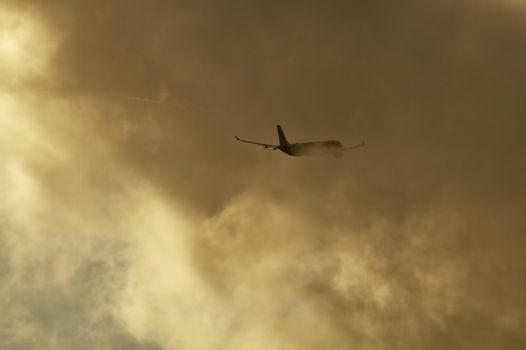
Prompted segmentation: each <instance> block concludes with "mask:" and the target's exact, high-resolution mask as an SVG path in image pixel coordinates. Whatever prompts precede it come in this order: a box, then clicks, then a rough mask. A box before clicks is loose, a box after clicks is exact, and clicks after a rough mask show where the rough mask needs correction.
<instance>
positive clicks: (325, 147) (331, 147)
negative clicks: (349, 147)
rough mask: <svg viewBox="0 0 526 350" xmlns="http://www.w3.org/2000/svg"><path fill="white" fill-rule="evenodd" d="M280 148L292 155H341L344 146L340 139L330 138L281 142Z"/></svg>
mask: <svg viewBox="0 0 526 350" xmlns="http://www.w3.org/2000/svg"><path fill="white" fill-rule="evenodd" d="M278 149H279V150H281V151H282V152H284V153H286V154H288V155H291V156H316V155H321V154H332V155H334V156H339V155H340V154H341V152H342V151H343V146H342V144H341V142H340V141H336V140H328V141H318V142H298V143H286V144H280V145H279V146H278Z"/></svg>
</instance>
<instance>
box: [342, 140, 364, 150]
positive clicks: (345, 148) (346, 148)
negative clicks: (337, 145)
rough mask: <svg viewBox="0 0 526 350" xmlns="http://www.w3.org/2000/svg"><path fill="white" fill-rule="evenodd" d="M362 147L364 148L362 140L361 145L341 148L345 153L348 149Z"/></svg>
mask: <svg viewBox="0 0 526 350" xmlns="http://www.w3.org/2000/svg"><path fill="white" fill-rule="evenodd" d="M362 146H365V140H363V141H362V143H359V144H357V145H354V146H350V147H343V148H342V149H343V150H344V151H345V150H348V149H352V148H358V147H362Z"/></svg>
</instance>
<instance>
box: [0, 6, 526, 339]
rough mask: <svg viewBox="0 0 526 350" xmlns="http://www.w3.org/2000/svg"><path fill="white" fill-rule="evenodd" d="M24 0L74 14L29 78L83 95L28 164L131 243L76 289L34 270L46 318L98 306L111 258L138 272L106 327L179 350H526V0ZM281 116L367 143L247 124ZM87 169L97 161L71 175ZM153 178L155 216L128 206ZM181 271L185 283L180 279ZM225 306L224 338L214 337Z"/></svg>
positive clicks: (53, 91)
mask: <svg viewBox="0 0 526 350" xmlns="http://www.w3.org/2000/svg"><path fill="white" fill-rule="evenodd" d="M17 8H23V9H27V8H30V9H31V11H33V12H35V13H39V14H40V15H42V16H43V18H44V20H45V23H46V24H47V25H48V26H49V28H50V30H52V31H54V32H55V33H60V46H59V47H58V48H57V50H56V51H54V54H53V56H52V59H51V60H50V61H49V64H50V66H49V69H48V71H47V74H46V78H47V80H46V81H45V82H42V81H40V82H39V83H38V84H37V85H35V86H33V89H32V90H31V88H28V89H29V90H30V91H31V93H33V94H37V95H38V96H39V97H38V98H36V99H34V100H33V101H31V103H32V104H34V105H38V104H39V103H42V102H39V101H41V99H46V98H47V99H49V100H50V101H52V102H53V103H62V104H64V105H65V106H67V107H66V108H62V107H60V108H58V107H50V109H51V111H56V110H59V111H60V113H61V115H63V116H64V117H63V118H62V119H61V120H66V121H67V122H66V123H58V122H55V123H54V122H53V119H52V120H49V121H39V122H38V124H39V125H40V126H39V127H41V128H42V130H43V132H42V133H43V134H44V135H48V138H51V137H52V136H53V135H54V136H57V135H58V140H59V141H58V142H54V141H49V142H51V143H52V144H53V145H55V146H56V144H58V147H59V148H60V147H62V148H65V149H68V152H69V154H71V155H72V158H73V159H69V160H68V162H66V165H61V166H60V167H59V168H56V167H54V166H51V169H52V170H49V169H48V168H49V166H48V167H46V166H45V164H49V163H50V160H49V159H47V158H46V159H44V160H40V162H36V161H35V162H36V164H37V165H35V167H34V168H31V171H32V174H36V175H35V176H36V177H37V178H38V179H41V181H43V183H44V184H45V185H47V186H48V187H50V188H51V189H53V190H58V191H59V193H62V194H63V197H61V198H62V199H61V201H60V202H64V203H67V204H65V205H64V204H62V205H61V204H53V201H49V202H45V204H44V206H49V205H58V206H59V207H60V208H61V211H62V212H63V213H66V214H67V213H68V212H70V211H71V213H73V214H72V215H73V216H74V217H80V218H82V217H88V218H90V219H89V221H90V222H92V223H97V222H98V221H100V222H101V224H100V226H102V227H104V228H105V229H112V228H116V227H117V228H116V230H117V231H118V232H119V234H118V241H119V242H123V243H122V244H123V245H122V246H119V247H117V248H114V249H115V250H116V251H118V252H120V253H121V254H123V255H124V256H125V259H124V260H123V262H122V265H119V267H118V268H115V269H110V271H108V270H106V268H105V266H107V264H108V261H110V262H111V261H112V259H110V258H109V256H111V254H110V251H111V249H110V250H108V251H105V254H103V256H102V257H101V261H100V262H93V261H91V260H86V261H85V262H84V263H83V264H84V265H82V264H81V266H84V267H79V270H78V276H84V277H85V278H84V277H82V280H83V281H84V282H83V283H86V284H85V287H83V288H80V287H78V288H80V289H75V288H77V287H75V288H73V289H72V290H70V291H69V292H68V293H71V294H70V297H71V298H72V299H71V305H72V306H71V307H68V306H67V305H65V304H61V305H58V304H56V303H53V300H52V298H51V299H49V298H48V292H47V291H46V290H47V289H44V290H35V291H34V296H31V299H32V300H34V302H33V303H34V304H33V306H34V308H35V309H40V308H43V309H44V311H43V312H44V314H45V315H44V314H39V315H40V316H38V318H39V319H40V320H42V321H41V322H42V323H43V324H45V327H49V329H50V331H52V332H61V329H62V328H61V327H62V323H59V324H57V323H55V322H57V319H56V318H52V320H51V319H48V318H47V316H46V315H47V313H46V312H49V310H54V309H60V310H62V311H61V312H62V315H64V318H66V319H67V317H69V315H70V313H71V309H72V308H80V309H81V310H82V311H81V312H80V313H79V317H81V318H82V317H85V315H87V314H89V310H90V309H91V306H90V305H91V304H89V303H88V305H87V306H85V307H84V306H79V305H80V304H79V299H81V300H85V299H87V300H91V299H92V295H91V294H90V293H92V291H90V289H91V288H92V286H93V285H98V284H100V281H99V280H98V279H100V278H106V277H105V276H112V278H111V279H113V278H115V279H116V280H117V281H121V282H120V283H121V284H119V282H109V281H106V282H104V283H102V284H103V285H105V286H107V287H108V288H110V291H108V294H107V295H108V297H109V298H113V299H111V300H110V301H108V304H109V305H112V306H111V307H110V306H108V308H111V309H117V310H118V311H115V312H110V311H108V313H109V314H110V316H111V317H114V318H116V319H118V320H120V322H121V323H122V327H117V326H115V325H112V327H115V328H111V327H110V328H111V329H113V331H114V332H115V333H116V334H118V335H116V336H113V335H108V337H110V338H111V337H117V338H118V339H121V338H119V337H121V336H122V337H127V336H128V335H125V334H126V333H127V332H129V334H131V335H133V336H134V337H136V338H137V339H141V342H142V341H145V342H146V341H150V342H151V344H154V345H155V344H158V345H159V347H162V348H167V349H170V348H191V345H190V344H192V345H195V344H197V345H195V347H194V348H202V349H209V348H214V347H221V348H224V347H231V348H235V347H240V348H247V347H249V348H254V349H258V348H268V347H278V348H302V349H319V348H326V347H332V348H338V347H341V348H348V347H354V348H378V349H406V348H408V347H410V348H427V349H443V348H450V349H468V348H489V349H492V348H507V349H519V348H522V347H524V344H525V343H526V339H524V336H522V333H523V332H521V331H522V330H523V329H524V326H525V322H526V319H525V316H524V313H523V312H522V311H521V310H523V309H524V308H525V307H526V305H525V304H526V300H525V298H524V296H523V295H524V291H525V288H526V284H525V283H526V282H525V279H524V276H525V264H524V262H523V259H522V255H523V253H522V247H524V244H525V243H526V242H525V239H524V238H523V232H524V230H525V228H526V227H525V225H524V223H523V220H522V215H521V214H522V211H524V209H523V207H524V205H523V203H522V202H523V200H522V199H523V198H524V195H525V193H524V192H525V191H524V189H523V186H522V182H523V179H524V175H525V173H526V162H525V160H524V159H525V158H524V151H525V149H526V147H525V146H526V145H525V141H524V138H523V137H522V134H523V130H525V128H526V124H525V122H524V118H523V117H522V116H523V114H524V113H525V112H526V111H525V107H524V103H523V102H522V96H521V91H523V90H524V89H523V88H524V81H526V80H525V79H524V78H525V75H526V71H525V70H524V68H523V62H524V61H525V58H526V57H525V56H526V50H525V49H524V47H525V46H524V41H525V37H524V28H523V27H524V24H523V23H524V13H523V9H522V8H520V5H517V4H514V3H512V2H509V3H507V2H502V3H497V2H494V1H486V2H478V1H462V2H458V1H445V2H444V1H441V2H438V1H429V2H426V3H422V2H416V1H398V2H390V3H389V4H386V3H385V2H380V1H369V2H367V3H358V2H332V3H331V4H330V5H329V4H325V5H324V4H314V3H313V4H305V3H300V2H296V1H286V2H283V1H281V2H277V1H276V2H274V1H270V2H269V1H267V2H251V3H246V2H240V1H231V2H228V3H224V2H222V3H208V2H182V1H180V2H173V1H170V2H168V1H150V2H148V3H145V2H139V1H128V2H126V3H123V2H121V1H100V2H99V1H95V2H89V3H88V2H83V1H71V2H68V3H67V4H65V3H64V2H62V1H46V3H45V4H43V3H42V4H40V5H39V4H35V3H32V4H31V5H29V3H27V4H26V3H24V2H23V1H22V2H19V4H18V6H17ZM35 91H36V92H35ZM57 101H58V102H57ZM57 108H58V109H57ZM45 115H49V112H48V113H47V114H45ZM36 120H38V118H36ZM86 120H88V121H86ZM277 123H280V124H282V125H283V126H284V128H285V131H286V133H287V136H288V138H289V139H290V140H293V141H294V140H297V141H301V140H315V139H323V138H336V139H340V140H342V141H343V142H344V143H347V144H352V143H355V142H359V141H361V139H362V138H365V139H366V140H367V146H366V147H365V148H363V149H359V150H356V151H351V152H349V153H348V154H346V157H345V158H344V159H343V160H335V159H327V158H305V159H303V158H300V159H296V158H290V157H288V156H286V155H284V154H277V151H268V150H263V149H259V148H257V147H255V146H254V147H251V146H249V145H245V144H238V143H236V142H235V140H234V139H233V136H234V135H239V136H244V137H247V138H251V139H256V140H260V141H263V142H274V141H275V140H276V139H277V136H276V133H275V129H274V128H275V124H277ZM57 130H58V131H57ZM32 157H33V156H31V158H32ZM51 163H52V162H51ZM76 167H79V169H80V171H82V172H83V173H84V174H86V175H85V176H84V177H82V178H80V179H77V180H71V179H69V178H68V176H65V175H63V174H71V173H72V172H75V170H76V169H75V168H76ZM35 169H36V170H35ZM42 169H44V170H42ZM45 169H48V170H45ZM53 169H55V170H53ZM144 183H148V186H151V188H153V189H151V190H148V191H147V193H149V194H148V195H146V199H145V200H144V202H146V204H145V206H146V208H150V207H149V205H151V206H152V207H153V208H157V209H159V208H161V209H160V211H161V212H162V214H159V215H160V216H157V214H153V213H152V211H153V212H157V211H158V210H153V209H148V210H147V209H137V207H135V206H134V207H133V208H132V209H130V210H131V211H132V212H133V213H135V214H136V216H137V218H135V219H130V218H128V217H127V216H126V215H125V217H126V218H125V219H119V218H118V217H119V215H121V214H122V213H123V211H126V210H123V209H122V208H121V207H120V206H121V205H122V201H124V202H126V201H128V200H131V199H130V198H136V197H134V196H135V194H133V193H135V192H134V190H132V189H133V188H135V187H137V191H138V192H141V191H142V189H143V187H144ZM86 185H87V186H86ZM80 187H82V190H80ZM148 188H150V187H148ZM150 191H151V192H150ZM130 192H131V193H132V194H130ZM151 193H155V194H154V195H152V194H151ZM103 194H111V198H113V199H112V200H110V201H106V200H105V199H104V198H105V196H104V195H103ZM150 196H151V197H150ZM139 198H140V196H139ZM24 203H25V202H23V201H22V202H21V204H18V205H19V207H20V208H24V207H25V206H26V204H24ZM28 203H29V202H28ZM155 203H161V204H155ZM27 205H29V204H27ZM137 205H138V206H140V204H137ZM157 205H159V206H160V207H158V206H157ZM115 206H117V207H119V209H118V210H117V211H116V209H115ZM165 206H166V207H168V208H169V209H167V210H168V212H169V213H172V212H177V213H178V215H180V216H182V218H183V219H182V221H185V222H188V223H189V226H190V227H189V228H187V229H185V230H186V231H185V230H182V231H181V232H183V231H184V232H186V233H180V234H179V235H180V236H181V237H184V238H181V240H182V241H184V242H186V243H184V244H183V243H181V242H179V238H173V237H172V236H171V235H170V234H168V233H172V232H176V231H177V232H179V231H178V229H177V230H176V229H174V230H171V229H166V228H165V225H168V226H166V227H172V226H170V225H172V224H170V223H171V222H172V220H175V219H173V218H172V216H171V215H172V214H166V213H165V212H164V210H165V209H166V207H165ZM124 207H126V205H124ZM73 208H76V209H73ZM78 208H80V209H78ZM100 208H103V209H100ZM163 208H164V209H163ZM174 208H177V209H174ZM145 213H146V214H145ZM2 215H4V214H3V213H2ZM143 215H144V216H145V217H143ZM174 215H175V214H174ZM51 216H53V214H51ZM176 216H177V215H176ZM67 217H68V216H67V215H66V216H65V217H64V216H62V215H59V216H57V218H56V219H55V220H54V221H53V224H52V225H51V227H59V228H63V227H64V225H65V223H64V220H66V218H67ZM134 220H138V221H137V222H139V223H140V224H139V226H141V225H144V227H145V228H143V229H137V228H136V227H133V228H132V227H131V226H129V225H130V223H136V222H135V221H134ZM177 220H178V219H177ZM177 220H175V221H177ZM2 222H3V221H2ZM122 222H124V224H123V223H122ZM0 223H1V222H0ZM9 225H10V224H9V222H8V224H7V226H6V228H5V230H8V229H9V227H10V226H9ZM159 225H160V226H159ZM174 225H175V224H174ZM82 226H83V225H82ZM132 226H133V225H132ZM176 226H177V225H176ZM2 227H4V226H0V228H2ZM83 227H84V226H83ZM89 227H91V224H90V225H89ZM141 227H142V226H141ZM128 230H129V231H130V232H133V234H131V235H130V237H131V238H130V237H128V235H126V234H124V233H123V232H127V231H128ZM141 230H143V231H144V232H141V233H148V234H140V235H139V234H137V233H136V232H137V231H141ZM35 231H36V232H38V231H39V230H38V229H36V230H35ZM61 231H62V230H61ZM176 236H177V235H176ZM112 237H113V236H112ZM125 237H127V238H125ZM172 240H173V241H172ZM181 244H182V246H185V247H187V249H185V250H184V251H185V253H184V254H183V253H181V254H182V256H183V257H180V256H178V254H177V253H180V250H178V249H180V248H179V247H180V246H181ZM186 244H188V246H186ZM143 246H144V247H143ZM0 247H2V248H0V249H1V250H0V251H1V252H4V251H5V252H7V253H6V255H9V251H10V250H11V249H12V248H11V247H10V246H9V245H0ZM4 247H5V248H4ZM141 247H142V249H141ZM157 250H160V252H159V253H156V252H157ZM186 254H188V256H186ZM2 255H4V254H3V253H2ZM92 262H93V264H92ZM171 269H173V270H174V271H170V270H171ZM2 271H4V270H2V269H0V276H3V274H4V272H2ZM6 271H9V269H7V270H6ZM7 274H8V275H9V272H7ZM43 274H44V275H48V274H50V272H43ZM108 274H109V275H108ZM23 275H24V276H27V278H32V277H31V276H34V275H35V273H34V271H27V272H24V273H23ZM174 275H175V276H183V277H180V278H181V280H182V281H184V282H181V283H180V284H177V278H175V281H172V282H167V281H165V280H170V281H171V280H172V278H174V277H173V276H174ZM75 278H77V277H75ZM134 283H137V284H138V285H135V284H134ZM172 283H173V284H172ZM71 285H75V286H77V283H76V282H75V283H73V282H72V284H71ZM71 285H70V284H69V283H68V284H67V286H68V287H71ZM130 286H133V288H132V287H130ZM46 288H53V285H51V287H50V286H46ZM85 291H90V292H89V293H88V292H87V293H88V296H87V297H85V296H84V294H83V293H85ZM49 300H51V301H49ZM67 300H68V299H67V298H66V304H67ZM17 303H18V304H24V302H22V301H19V302H17ZM97 305H100V304H99V303H98V302H97ZM115 305H117V306H115ZM33 306H29V309H31V310H32V309H33ZM46 308H47V309H46ZM103 309H104V310H107V309H105V308H103ZM45 310H48V311H45ZM110 316H108V317H110ZM132 316H133V317H132ZM111 317H110V318H111ZM218 318H219V320H218V321H217V326H216V327H215V329H214V330H213V331H212V332H211V333H210V337H209V339H206V340H205V339H197V338H199V337H197V336H196V335H195V334H198V333H199V334H201V333H203V332H205V333H206V332H207V329H208V325H209V323H208V322H209V321H208V320H209V319H214V320H216V319H218ZM83 322H84V321H82V322H80V321H78V322H77V321H74V322H71V323H67V324H68V325H69V324H72V325H77V324H84V323H83ZM112 322H117V321H115V319H113V320H112ZM45 327H44V329H47V328H45ZM75 327H76V326H73V328H72V329H68V332H65V333H72V332H74V329H75ZM174 329H175V330H174ZM313 330H316V331H313ZM65 333H59V335H58V336H57V337H58V338H64V339H67V338H68V336H67V335H66V334H65ZM96 333H98V332H96ZM109 333H112V332H109ZM74 339H81V340H79V342H83V341H84V338H76V337H75V338H74ZM112 339H116V338H112ZM123 339H128V338H123ZM75 341H76V340H75ZM112 341H113V340H112ZM119 341H120V340H119ZM127 342H128V340H122V344H124V343H126V344H128V343H127ZM130 342H132V341H131V340H130ZM194 342H195V344H194ZM67 344H72V343H67ZM75 344H77V343H75ZM110 344H114V343H111V342H110ZM129 344H132V343H129ZM75 346H76V345H75ZM113 346H114V347H116V346H117V345H113ZM122 346H123V347H126V346H128V345H122ZM129 346H130V347H131V346H132V345H129ZM133 346H135V345H133ZM137 346H139V345H137ZM152 346H153V345H152ZM28 347H29V348H31V346H28Z"/></svg>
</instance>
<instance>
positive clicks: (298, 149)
mask: <svg viewBox="0 0 526 350" xmlns="http://www.w3.org/2000/svg"><path fill="white" fill-rule="evenodd" d="M277 128H278V137H279V145H270V144H267V143H260V142H254V141H249V140H243V139H240V138H239V137H237V136H235V138H236V140H238V141H241V142H247V143H252V144H255V145H260V146H263V147H265V148H269V147H270V148H272V149H273V150H277V149H279V150H280V151H282V152H284V153H286V154H288V155H291V156H315V155H322V154H332V155H333V156H334V157H336V158H341V157H342V155H343V151H345V150H348V149H352V148H357V147H362V146H364V145H365V141H362V143H360V144H357V145H354V146H350V147H343V146H342V143H341V142H340V141H336V140H328V141H317V142H297V143H289V142H288V141H287V138H286V137H285V133H284V132H283V128H282V127H281V126H280V125H277Z"/></svg>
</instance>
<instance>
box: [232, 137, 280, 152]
mask: <svg viewBox="0 0 526 350" xmlns="http://www.w3.org/2000/svg"><path fill="white" fill-rule="evenodd" d="M235 138H236V140H238V141H241V142H246V143H253V144H254V145H260V146H263V147H265V148H269V147H271V148H272V149H277V148H278V147H279V146H277V145H269V144H267V143H260V142H254V141H248V140H243V139H240V138H239V137H237V136H235Z"/></svg>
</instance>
